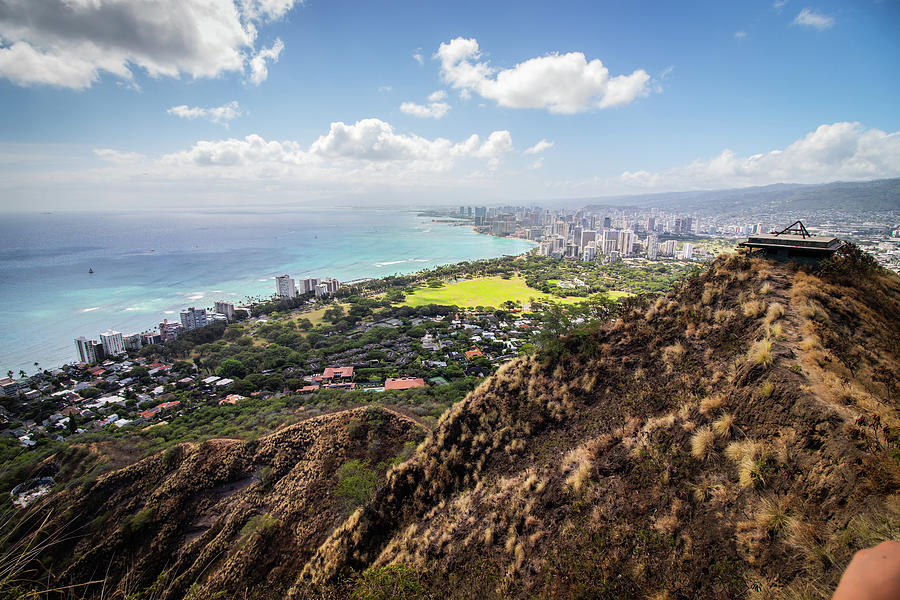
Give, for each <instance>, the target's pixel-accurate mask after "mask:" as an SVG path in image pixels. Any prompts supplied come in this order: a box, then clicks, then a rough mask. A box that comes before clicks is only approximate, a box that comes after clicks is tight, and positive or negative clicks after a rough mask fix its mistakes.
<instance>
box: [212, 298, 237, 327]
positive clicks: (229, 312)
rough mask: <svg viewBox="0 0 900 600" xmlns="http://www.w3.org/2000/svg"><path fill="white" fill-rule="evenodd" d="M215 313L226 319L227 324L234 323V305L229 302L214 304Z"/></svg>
mask: <svg viewBox="0 0 900 600" xmlns="http://www.w3.org/2000/svg"><path fill="white" fill-rule="evenodd" d="M216 313H218V314H220V315H225V318H226V319H228V322H229V323H231V322H232V321H234V304H232V303H231V302H222V301H217V302H216Z"/></svg>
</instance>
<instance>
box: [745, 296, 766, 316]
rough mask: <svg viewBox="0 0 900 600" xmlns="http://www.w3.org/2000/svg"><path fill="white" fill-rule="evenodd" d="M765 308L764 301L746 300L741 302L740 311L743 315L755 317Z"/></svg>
mask: <svg viewBox="0 0 900 600" xmlns="http://www.w3.org/2000/svg"><path fill="white" fill-rule="evenodd" d="M765 310H766V303H765V302H760V301H759V300H748V301H747V302H744V303H743V304H741V311H742V312H743V313H744V316H745V317H752V318H754V319H755V318H756V317H758V316H759V315H761V314H762V313H763V312H764V311H765Z"/></svg>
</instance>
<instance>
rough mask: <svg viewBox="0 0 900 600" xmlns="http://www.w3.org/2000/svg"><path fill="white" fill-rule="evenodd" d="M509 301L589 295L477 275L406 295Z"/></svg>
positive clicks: (470, 302)
mask: <svg viewBox="0 0 900 600" xmlns="http://www.w3.org/2000/svg"><path fill="white" fill-rule="evenodd" d="M627 295H629V294H628V292H609V296H610V297H611V298H614V299H618V298H620V297H621V296H627ZM507 300H509V301H512V302H518V303H523V302H529V301H531V300H554V301H557V302H579V301H582V300H586V298H579V297H574V296H573V297H569V298H559V297H557V296H551V295H549V294H544V293H543V292H539V291H537V290H535V289H532V288H530V287H528V286H527V285H525V279H524V278H523V277H513V278H511V279H503V278H502V277H497V276H495V277H478V278H475V279H466V280H463V281H458V282H456V283H445V284H444V285H443V286H442V287H439V288H432V287H427V286H425V287H419V288H416V290H415V291H414V292H413V293H411V294H407V296H406V301H405V302H404V304H407V305H409V306H423V305H425V304H446V305H449V304H452V305H456V306H460V307H474V306H491V307H494V308H497V307H499V306H501V305H502V304H503V303H504V302H506V301H507Z"/></svg>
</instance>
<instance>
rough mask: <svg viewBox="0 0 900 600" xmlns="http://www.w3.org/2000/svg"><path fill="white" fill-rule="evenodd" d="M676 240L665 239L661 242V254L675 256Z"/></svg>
mask: <svg viewBox="0 0 900 600" xmlns="http://www.w3.org/2000/svg"><path fill="white" fill-rule="evenodd" d="M676 244H677V242H676V241H675V240H666V243H665V244H663V251H662V254H663V255H665V256H675V245H676Z"/></svg>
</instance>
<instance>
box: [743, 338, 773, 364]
mask: <svg viewBox="0 0 900 600" xmlns="http://www.w3.org/2000/svg"><path fill="white" fill-rule="evenodd" d="M747 358H748V359H749V360H750V362H752V363H754V364H757V365H763V366H765V367H768V366H769V365H770V364H772V361H773V360H774V358H773V356H772V342H771V341H769V340H759V341H758V342H756V343H755V344H753V347H751V348H750V352H749V353H748V354H747Z"/></svg>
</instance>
